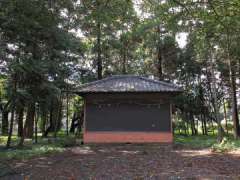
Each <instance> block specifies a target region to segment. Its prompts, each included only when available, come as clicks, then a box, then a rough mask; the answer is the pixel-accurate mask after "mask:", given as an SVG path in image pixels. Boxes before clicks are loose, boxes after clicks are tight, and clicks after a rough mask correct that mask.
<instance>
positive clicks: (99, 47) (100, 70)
mask: <svg viewBox="0 0 240 180" xmlns="http://www.w3.org/2000/svg"><path fill="white" fill-rule="evenodd" d="M101 54H102V52H101V24H100V22H98V23H97V74H98V79H102V57H101Z"/></svg>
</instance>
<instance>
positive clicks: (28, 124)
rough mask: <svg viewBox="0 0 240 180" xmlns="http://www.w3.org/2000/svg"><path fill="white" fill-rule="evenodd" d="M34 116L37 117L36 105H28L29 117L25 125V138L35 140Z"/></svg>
mask: <svg viewBox="0 0 240 180" xmlns="http://www.w3.org/2000/svg"><path fill="white" fill-rule="evenodd" d="M34 116H35V106H34V103H31V104H29V105H28V108H27V117H26V123H25V126H26V128H25V137H26V138H33V128H34Z"/></svg>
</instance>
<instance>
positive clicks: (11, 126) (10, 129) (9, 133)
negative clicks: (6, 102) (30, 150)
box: [6, 105, 15, 148]
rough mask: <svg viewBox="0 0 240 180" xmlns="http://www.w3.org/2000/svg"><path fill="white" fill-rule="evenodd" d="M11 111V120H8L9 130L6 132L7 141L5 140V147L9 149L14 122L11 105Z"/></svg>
mask: <svg viewBox="0 0 240 180" xmlns="http://www.w3.org/2000/svg"><path fill="white" fill-rule="evenodd" d="M12 106H13V107H12V111H11V120H10V128H9V132H8V140H7V145H6V147H7V148H9V147H10V145H11V140H12V133H13V122H14V110H15V105H12Z"/></svg>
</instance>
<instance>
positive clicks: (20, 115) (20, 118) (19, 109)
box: [16, 107, 24, 137]
mask: <svg viewBox="0 0 240 180" xmlns="http://www.w3.org/2000/svg"><path fill="white" fill-rule="evenodd" d="M16 114H17V122H18V136H19V137H22V135H23V115H24V108H23V107H17V110H16Z"/></svg>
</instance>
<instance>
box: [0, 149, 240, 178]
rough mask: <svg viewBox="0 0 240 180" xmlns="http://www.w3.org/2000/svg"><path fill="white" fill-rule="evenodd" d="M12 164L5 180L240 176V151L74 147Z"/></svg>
mask: <svg viewBox="0 0 240 180" xmlns="http://www.w3.org/2000/svg"><path fill="white" fill-rule="evenodd" d="M12 164H13V165H12V167H13V169H14V170H15V171H16V172H17V174H16V175H12V176H8V177H5V178H3V179H24V177H25V179H29V180H30V179H31V180H35V179H37V180H38V179H44V180H45V179H51V180H52V179H56V180H65V179H66V180H75V179H98V180H101V179H104V180H105V179H107V180H108V179H119V180H120V179H121V180H122V179H136V180H137V179H171V180H175V179H240V153H231V154H230V153H228V154H217V153H211V152H210V151H209V150H207V149H205V150H188V149H175V148H172V147H169V146H158V145H150V144H149V145H131V144H130V145H97V146H84V147H74V148H71V149H69V150H68V151H66V152H63V153H59V154H55V155H50V156H47V157H40V158H34V159H31V160H27V161H17V162H13V163H12Z"/></svg>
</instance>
